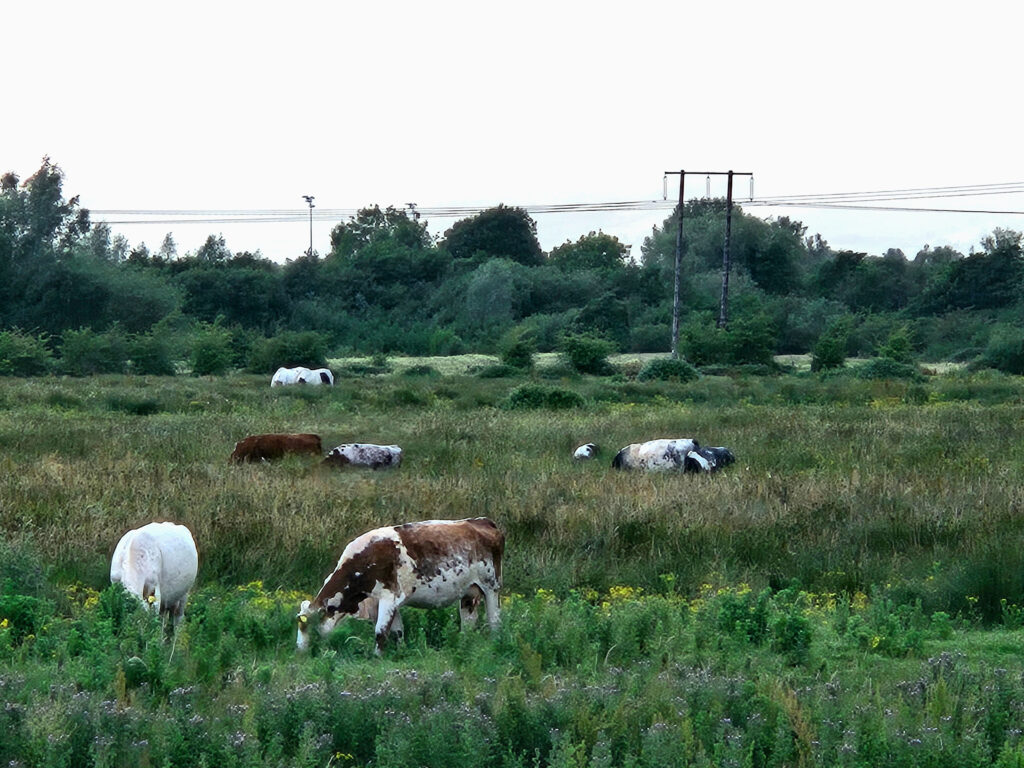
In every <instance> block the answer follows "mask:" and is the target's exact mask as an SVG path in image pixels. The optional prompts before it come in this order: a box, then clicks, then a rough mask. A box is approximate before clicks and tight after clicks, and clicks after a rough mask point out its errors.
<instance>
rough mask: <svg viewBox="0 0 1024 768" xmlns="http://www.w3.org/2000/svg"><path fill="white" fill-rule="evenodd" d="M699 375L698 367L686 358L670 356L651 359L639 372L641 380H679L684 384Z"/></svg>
mask: <svg viewBox="0 0 1024 768" xmlns="http://www.w3.org/2000/svg"><path fill="white" fill-rule="evenodd" d="M699 376H700V374H699V373H698V372H697V369H696V368H694V367H693V366H692V365H691V364H690V363H688V362H687V361H686V360H682V359H673V358H670V357H666V358H659V359H657V360H651V361H650V362H649V363H647V365H645V366H644V367H643V369H642V370H641V371H640V373H639V374H637V378H638V379H639V380H640V381H678V382H680V383H683V384H685V383H686V382H688V381H693V380H694V379H696V378H698V377H699Z"/></svg>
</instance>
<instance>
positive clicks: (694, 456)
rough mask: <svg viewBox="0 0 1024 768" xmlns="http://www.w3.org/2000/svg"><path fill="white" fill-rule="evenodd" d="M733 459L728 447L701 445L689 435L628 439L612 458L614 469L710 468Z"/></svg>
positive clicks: (708, 469) (730, 461)
mask: <svg viewBox="0 0 1024 768" xmlns="http://www.w3.org/2000/svg"><path fill="white" fill-rule="evenodd" d="M735 460H736V457H735V456H733V454H732V451H730V450H729V449H728V448H701V446H700V445H699V444H698V443H697V441H696V440H693V439H692V438H688V437H685V438H679V439H676V440H648V441H647V442H646V443H631V444H630V445H627V446H626V447H625V448H623V449H622V450H621V451H619V452H618V453H617V454H616V455H615V458H614V459H612V467H614V468H615V469H652V470H681V471H683V472H713V471H715V470H716V469H718V468H720V467H724V466H726V465H727V464H732V463H733V462H734V461H735Z"/></svg>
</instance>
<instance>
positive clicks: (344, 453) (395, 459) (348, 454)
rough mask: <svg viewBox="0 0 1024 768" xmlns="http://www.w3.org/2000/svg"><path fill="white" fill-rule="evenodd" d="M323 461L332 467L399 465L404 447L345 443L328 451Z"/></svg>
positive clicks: (372, 467) (378, 467) (381, 467)
mask: <svg viewBox="0 0 1024 768" xmlns="http://www.w3.org/2000/svg"><path fill="white" fill-rule="evenodd" d="M323 463H324V464H326V465H328V466H331V467H346V466H349V465H351V466H354V467H370V468H371V469H385V468H387V467H397V466H399V465H400V464H401V463H402V449H401V448H399V447H398V446H397V445H374V444H372V443H345V444H343V445H339V446H338V447H337V448H335V449H333V450H332V451H331V452H330V453H328V454H327V456H326V458H324V461H323Z"/></svg>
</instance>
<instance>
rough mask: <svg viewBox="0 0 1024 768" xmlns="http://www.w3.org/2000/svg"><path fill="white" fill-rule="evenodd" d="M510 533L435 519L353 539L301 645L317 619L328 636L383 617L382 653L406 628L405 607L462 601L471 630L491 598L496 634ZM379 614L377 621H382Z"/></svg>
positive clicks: (486, 523)
mask: <svg viewBox="0 0 1024 768" xmlns="http://www.w3.org/2000/svg"><path fill="white" fill-rule="evenodd" d="M504 551H505V535H504V534H503V533H502V532H501V531H500V530H498V527H497V526H496V525H495V524H494V523H493V522H492V521H491V520H488V519H487V518H486V517H477V518H472V519H469V520H428V521H425V522H419V523H405V524H404V525H394V526H387V527H384V528H376V529H374V530H372V531H369V532H367V533H364V534H362V535H361V536H358V537H357V538H355V539H353V540H352V541H351V542H350V543H349V544H348V545H347V546H346V547H345V549H344V551H343V552H342V553H341V558H340V559H339V560H338V565H337V566H336V567H335V569H334V571H333V573H331V574H330V575H328V576H327V578H326V579H324V584H323V587H321V588H320V591H319V593H317V595H316V597H314V598H313V600H312V601H310V600H304V601H303V602H302V605H301V607H300V608H299V614H298V620H299V629H298V635H297V638H296V644H297V646H298V648H299V650H306V649H307V648H308V647H309V619H310V618H311V617H320V619H321V620H320V634H321V635H327V634H328V633H329V632H330V631H331V630H332V629H334V627H335V625H336V624H337V623H338V621H339V620H341V619H343V618H345V617H348V616H363V617H365V618H375V628H374V635H375V638H376V653H377V654H380V653H381V651H382V649H383V647H384V642H385V640H386V639H387V636H388V633H389V632H390V631H392V630H396V629H397V630H399V631H400V628H401V626H402V625H401V619H400V617H399V616H398V609H399V608H400V607H401V606H403V605H410V606H413V607H416V608H441V607H444V606H447V605H451V604H452V603H455V602H458V603H459V613H460V616H461V618H462V621H463V626H470V625H472V624H473V623H475V621H476V614H477V610H476V609H477V605H478V604H479V603H480V601H481V600H483V601H484V602H485V604H486V608H487V621H488V623H489V624H490V626H491V629H495V628H496V627H497V626H498V611H499V609H498V592H499V590H500V589H501V560H502V557H503V555H504ZM374 614H375V616H374Z"/></svg>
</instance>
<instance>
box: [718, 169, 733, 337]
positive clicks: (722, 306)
mask: <svg viewBox="0 0 1024 768" xmlns="http://www.w3.org/2000/svg"><path fill="white" fill-rule="evenodd" d="M732 177H733V172H732V171H729V182H728V185H727V186H726V194H725V245H723V246H722V299H721V301H719V302H718V327H719V328H725V325H726V323H728V322H729V268H730V267H731V266H732V262H731V261H730V258H729V257H730V255H731V254H730V250H731V248H730V245H731V243H732Z"/></svg>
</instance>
